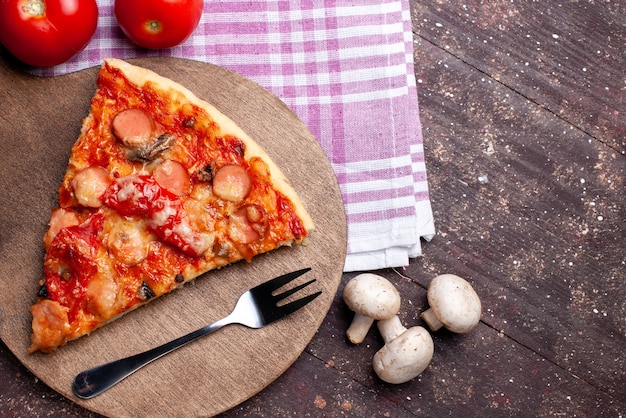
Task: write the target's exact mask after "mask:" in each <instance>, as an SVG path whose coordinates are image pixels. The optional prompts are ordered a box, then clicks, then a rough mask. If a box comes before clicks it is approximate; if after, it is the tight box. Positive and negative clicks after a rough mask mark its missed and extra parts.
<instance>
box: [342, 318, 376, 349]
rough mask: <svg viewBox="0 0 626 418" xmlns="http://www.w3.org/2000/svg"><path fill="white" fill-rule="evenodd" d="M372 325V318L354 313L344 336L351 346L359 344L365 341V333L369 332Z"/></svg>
mask: <svg viewBox="0 0 626 418" xmlns="http://www.w3.org/2000/svg"><path fill="white" fill-rule="evenodd" d="M373 323H374V319H373V318H370V317H368V316H365V315H361V314H359V313H355V314H354V319H352V323H351V324H350V326H349V327H348V329H347V330H346V336H347V337H348V339H349V340H350V342H351V343H352V344H360V343H362V342H363V340H364V339H365V336H366V335H367V331H369V329H370V327H371V326H372V324H373Z"/></svg>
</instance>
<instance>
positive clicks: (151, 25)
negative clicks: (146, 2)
mask: <svg viewBox="0 0 626 418" xmlns="http://www.w3.org/2000/svg"><path fill="white" fill-rule="evenodd" d="M145 27H146V30H147V31H148V32H150V33H152V34H155V33H159V32H161V29H163V25H161V22H159V21H158V20H149V21H147V22H146V23H145Z"/></svg>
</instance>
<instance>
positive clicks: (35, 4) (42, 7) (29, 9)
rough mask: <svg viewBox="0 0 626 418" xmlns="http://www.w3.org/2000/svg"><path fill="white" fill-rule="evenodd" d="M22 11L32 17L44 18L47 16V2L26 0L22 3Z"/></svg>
mask: <svg viewBox="0 0 626 418" xmlns="http://www.w3.org/2000/svg"><path fill="white" fill-rule="evenodd" d="M22 11H23V12H24V13H26V14H27V15H29V16H31V17H43V16H45V14H46V2H45V1H44V0H25V1H24V2H23V3H22Z"/></svg>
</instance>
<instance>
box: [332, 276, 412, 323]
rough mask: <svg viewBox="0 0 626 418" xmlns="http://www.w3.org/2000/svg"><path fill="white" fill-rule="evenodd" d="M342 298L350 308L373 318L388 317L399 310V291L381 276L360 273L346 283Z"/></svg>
mask: <svg viewBox="0 0 626 418" xmlns="http://www.w3.org/2000/svg"><path fill="white" fill-rule="evenodd" d="M343 300H344V302H345V303H346V305H348V308H350V310H352V311H354V312H355V313H357V314H359V315H363V316H367V317H370V318H373V319H375V320H381V319H388V318H391V317H392V316H394V315H396V314H397V313H398V311H399V310H400V293H399V292H398V290H397V289H396V288H395V286H394V285H393V284H392V283H391V282H390V281H389V280H387V279H385V278H384V277H382V276H378V275H376V274H372V273H362V274H359V275H358V276H356V277H354V278H353V279H352V280H350V281H349V282H348V284H346V287H345V288H344V290H343Z"/></svg>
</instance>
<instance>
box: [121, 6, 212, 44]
mask: <svg viewBox="0 0 626 418" xmlns="http://www.w3.org/2000/svg"><path fill="white" fill-rule="evenodd" d="M202 6H203V1H202V0H115V18H116V19H117V22H118V23H119V25H120V27H121V28H122V30H123V31H124V33H125V34H126V36H128V38H129V39H130V40H131V41H133V42H134V43H136V44H137V45H139V46H142V47H144V48H150V49H161V48H170V47H173V46H175V45H178V44H180V43H182V42H183V41H184V40H185V39H187V38H188V37H189V35H191V34H192V33H193V31H194V30H195V29H196V26H198V22H199V21H200V17H201V16H202Z"/></svg>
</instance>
